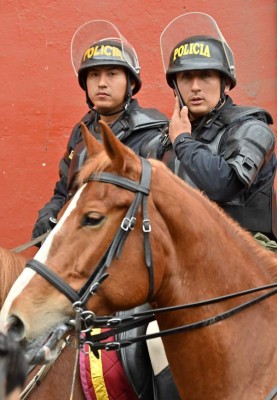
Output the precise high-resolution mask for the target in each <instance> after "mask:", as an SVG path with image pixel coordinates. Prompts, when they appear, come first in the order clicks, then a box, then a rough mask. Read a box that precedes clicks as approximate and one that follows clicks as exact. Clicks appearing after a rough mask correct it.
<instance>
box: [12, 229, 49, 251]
mask: <svg viewBox="0 0 277 400" xmlns="http://www.w3.org/2000/svg"><path fill="white" fill-rule="evenodd" d="M49 233H50V231H47V232H45V233H43V234H42V235H40V236H38V237H36V238H35V239H32V240H30V241H29V242H27V243H24V244H22V245H21V246H18V247H15V248H14V249H12V250H11V251H13V252H14V253H21V252H22V251H24V250H26V249H29V247H32V246H35V245H36V244H37V243H41V242H43V241H44V240H45V239H46V238H47V236H48V235H49Z"/></svg>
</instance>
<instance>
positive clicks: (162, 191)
mask: <svg viewBox="0 0 277 400" xmlns="http://www.w3.org/2000/svg"><path fill="white" fill-rule="evenodd" d="M152 182H153V183H152V186H153V188H152V195H153V200H154V203H155V207H156V209H158V210H159V213H160V215H161V217H162V220H163V224H164V227H163V229H161V230H163V231H166V232H167V235H165V236H164V241H163V245H162V246H164V248H166V252H165V253H166V254H167V256H166V257H163V258H161V257H159V256H158V260H157V262H156V263H158V265H159V268H160V265H161V264H163V265H164V274H165V275H164V276H163V278H161V279H160V282H161V288H160V289H162V288H164V287H165V286H166V287H167V290H164V291H163V290H159V293H160V296H159V299H160V301H161V302H165V303H167V305H168V298H164V297H163V296H162V295H161V293H165V292H166V293H170V296H169V297H170V303H171V304H173V303H179V304H180V302H181V301H184V300H188V301H189V302H191V301H198V300H199V296H201V298H202V299H203V298H205V297H206V298H209V297H214V296H219V295H223V294H226V292H229V293H230V292H234V291H239V290H243V289H246V288H249V287H254V286H258V285H262V284H265V283H272V281H273V279H272V277H271V276H270V274H269V273H268V271H267V270H266V269H265V268H263V267H262V264H267V263H268V264H270V263H271V264H272V263H273V261H272V257H271V256H270V255H269V252H267V251H266V250H263V249H261V246H260V245H258V244H256V243H255V241H254V239H253V238H252V237H251V235H250V234H248V233H247V232H246V231H244V230H242V229H241V228H240V227H239V226H238V225H237V224H236V223H235V222H234V221H232V220H231V219H230V218H229V217H227V216H226V215H225V214H224V212H223V211H221V210H220V209H219V207H217V206H216V205H215V204H214V203H212V202H210V201H209V200H208V199H207V198H205V197H204V196H203V195H202V194H201V193H200V192H198V191H196V190H194V189H192V188H191V187H189V186H188V185H186V184H185V183H183V182H181V180H179V179H178V178H177V177H175V176H174V175H171V174H162V173H161V172H159V170H158V169H156V179H155V180H153V181H152ZM154 182H157V185H156V186H155V183H154ZM169 187H170V188H171V191H168V188H169ZM159 240H162V237H159ZM275 267H276V259H275ZM184 288H185V290H184ZM195 288H201V290H195Z"/></svg>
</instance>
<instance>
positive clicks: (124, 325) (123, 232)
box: [26, 158, 277, 353]
mask: <svg viewBox="0 0 277 400" xmlns="http://www.w3.org/2000/svg"><path fill="white" fill-rule="evenodd" d="M141 162H142V173H141V179H140V182H139V183H137V182H135V181H133V180H130V179H127V178H125V177H122V176H118V175H115V174H110V173H105V172H102V173H97V174H92V175H91V176H90V177H89V178H88V179H87V181H86V182H91V181H97V182H104V183H110V184H113V185H116V186H119V187H122V188H124V189H127V190H130V191H132V192H134V193H135V198H134V200H133V202H132V203H131V205H130V207H129V209H128V211H127V213H126V215H125V217H124V218H123V220H122V222H121V225H120V227H119V229H118V230H117V232H116V234H115V237H114V239H113V240H112V242H111V244H110V246H109V247H108V249H107V251H106V252H105V254H104V256H103V257H102V259H101V260H100V262H99V263H98V265H97V266H96V268H95V270H94V272H93V273H92V274H91V276H90V277H89V279H88V280H87V282H86V283H85V284H84V286H83V287H82V288H81V289H80V290H79V291H78V292H76V291H75V290H73V289H72V288H71V286H70V285H68V284H67V283H66V282H65V281H64V280H63V279H61V278H60V277H59V276H58V275H57V274H56V273H55V272H53V271H52V270H50V269H49V268H48V267H47V266H46V265H45V264H43V263H41V262H39V261H37V260H34V259H33V260H30V261H28V263H27V264H26V267H29V268H32V269H33V270H34V271H36V272H37V273H39V274H40V275H41V276H42V277H43V278H45V279H46V280H48V281H49V282H50V283H51V284H52V285H53V286H55V287H56V288H57V289H58V290H59V291H60V292H62V293H63V294H64V295H65V296H66V297H67V298H68V299H69V300H70V301H71V302H72V303H73V308H74V310H75V313H76V318H75V319H74V320H71V321H69V324H70V325H73V326H74V327H75V331H76V335H77V336H79V338H80V333H81V332H83V333H85V338H84V339H80V344H81V345H83V344H84V343H87V344H89V346H90V348H91V349H92V351H93V352H96V353H97V351H98V350H101V349H105V350H119V349H120V348H121V347H126V346H129V345H131V344H132V343H136V342H140V341H146V340H148V339H153V338H157V337H163V336H166V335H170V334H177V333H181V332H185V331H189V330H193V329H198V328H202V327H205V326H209V325H212V324H215V323H217V322H219V321H222V320H224V319H226V318H229V317H231V316H232V315H235V314H237V313H239V312H241V311H243V310H244V309H246V308H248V307H250V306H252V305H254V304H257V303H259V302H261V301H263V300H265V299H267V298H268V297H270V296H273V295H275V294H277V283H276V282H275V283H272V284H270V285H265V286H260V287H256V288H252V289H248V290H245V291H241V292H236V293H232V294H229V295H225V296H221V297H217V298H213V299H209V300H204V301H201V302H196V303H191V304H182V305H178V306H175V307H165V308H155V309H153V310H148V311H143V312H138V313H133V314H132V315H129V316H127V317H125V318H118V317H112V316H104V317H96V316H95V314H94V313H93V312H91V311H88V310H85V309H84V308H85V305H86V303H87V301H88V299H89V297H90V296H91V295H93V294H95V293H96V292H97V290H98V289H99V287H100V285H101V283H102V282H103V281H104V280H105V279H106V278H107V277H108V276H109V274H108V272H107V270H108V267H109V266H110V264H111V262H112V260H113V259H114V258H119V257H120V255H121V252H122V247H123V245H124V243H125V240H126V238H127V236H128V234H129V233H130V232H131V231H132V230H133V229H134V226H135V224H136V215H137V212H138V208H139V206H140V205H141V206H142V216H143V221H142V230H143V233H144V250H145V264H146V266H147V268H148V272H149V295H148V301H149V300H151V299H152V298H153V295H154V269H153V263H152V255H151V246H150V232H151V223H150V220H149V218H148V215H147V199H148V195H149V192H150V182H151V164H150V163H149V161H147V160H146V159H144V158H141ZM269 289H273V290H270V291H268V290H269ZM264 290H266V291H267V293H265V294H262V295H260V296H258V297H256V298H254V299H252V300H249V301H247V302H245V303H243V304H241V305H239V306H237V307H234V308H231V309H229V310H227V311H225V312H223V313H220V314H218V315H215V316H212V317H210V318H208V319H204V320H201V321H197V322H195V323H191V324H187V325H182V326H179V327H176V328H172V329H167V330H164V331H159V332H156V333H152V334H148V335H141V336H136V337H132V338H128V340H119V341H112V342H105V343H101V341H102V340H104V339H107V338H108V337H111V336H114V335H115V334H118V333H121V332H125V331H128V330H131V329H134V328H135V327H138V326H141V325H145V324H148V323H149V322H151V321H153V320H155V319H156V317H155V316H156V315H157V314H158V313H164V312H169V311H177V310H181V309H186V308H195V307H203V306H206V305H209V304H215V303H219V302H222V301H226V300H230V299H232V298H236V297H240V296H245V295H249V294H251V293H256V292H259V291H264ZM94 327H105V328H107V327H108V328H110V330H109V331H106V332H103V333H100V334H98V335H91V330H92V329H93V328H94Z"/></svg>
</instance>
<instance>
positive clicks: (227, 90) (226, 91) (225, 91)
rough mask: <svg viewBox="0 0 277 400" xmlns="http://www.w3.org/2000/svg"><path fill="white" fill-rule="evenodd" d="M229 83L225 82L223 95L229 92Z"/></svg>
mask: <svg viewBox="0 0 277 400" xmlns="http://www.w3.org/2000/svg"><path fill="white" fill-rule="evenodd" d="M230 87H231V82H230V81H227V82H226V85H225V89H224V93H228V92H229V91H230Z"/></svg>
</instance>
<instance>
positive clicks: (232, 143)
mask: <svg viewBox="0 0 277 400" xmlns="http://www.w3.org/2000/svg"><path fill="white" fill-rule="evenodd" d="M224 148H225V150H224V158H225V160H226V161H227V163H228V164H229V165H230V166H231V167H232V168H234V170H235V171H236V173H237V175H238V177H239V179H240V180H241V181H242V182H244V183H245V184H246V185H247V186H248V187H249V186H251V184H252V182H253V181H254V179H255V177H256V175H257V174H258V172H259V171H260V169H261V168H262V166H263V165H264V164H265V163H266V162H267V161H268V160H269V159H270V157H271V156H272V154H273V153H274V148H275V136H274V133H273V132H272V131H271V129H270V128H269V126H268V125H267V124H266V123H264V122H262V121H259V120H257V119H251V120H248V121H245V122H244V123H243V124H242V125H240V126H239V127H238V128H237V129H236V130H235V131H232V132H230V134H229V135H228V136H227V138H226V141H225V145H224Z"/></svg>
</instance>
